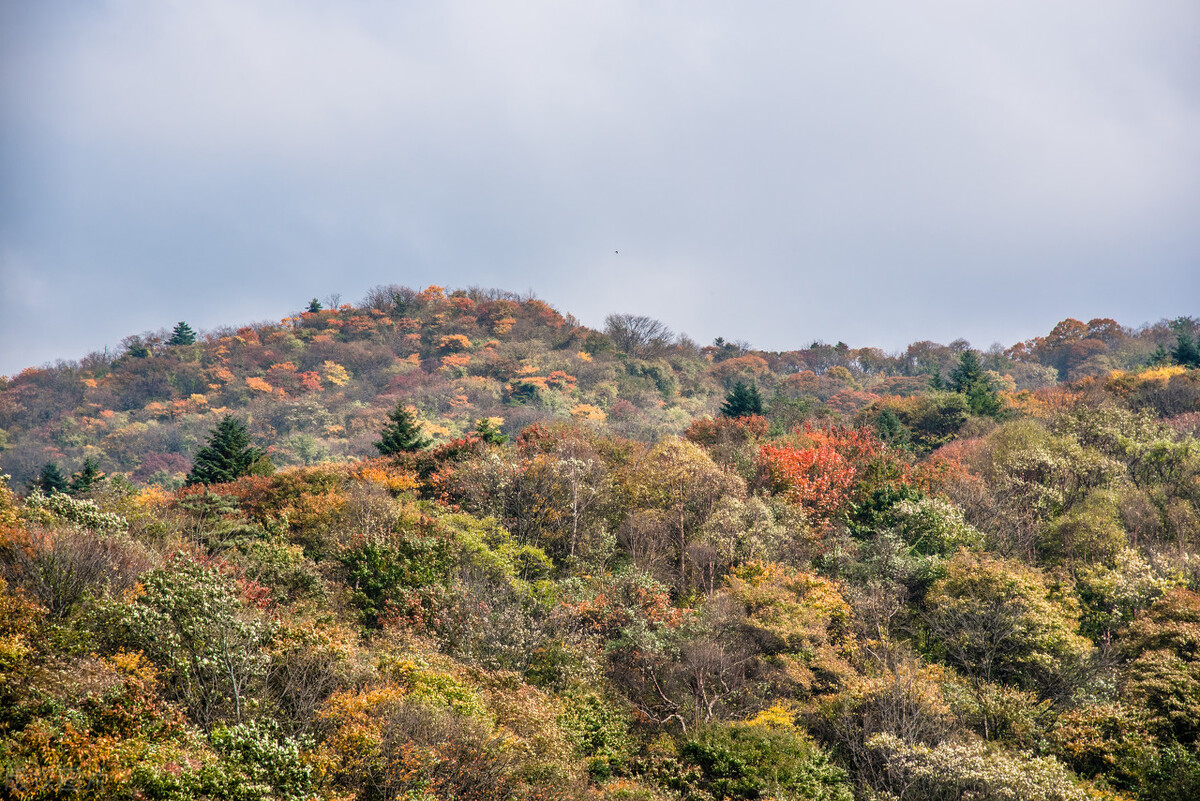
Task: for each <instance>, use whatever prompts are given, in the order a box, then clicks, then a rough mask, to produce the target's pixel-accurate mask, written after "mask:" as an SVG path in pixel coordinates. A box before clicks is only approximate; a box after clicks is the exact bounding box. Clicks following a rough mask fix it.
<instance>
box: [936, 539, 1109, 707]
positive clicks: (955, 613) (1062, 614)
mask: <svg viewBox="0 0 1200 801" xmlns="http://www.w3.org/2000/svg"><path fill="white" fill-rule="evenodd" d="M926 623H927V625H928V627H929V647H930V649H931V650H932V651H933V652H935V653H936V654H938V655H940V656H942V657H944V658H945V659H946V660H947V661H948V662H950V663H951V664H953V665H954V666H955V667H956V668H958V669H959V670H961V671H962V672H963V673H965V674H966V675H967V676H969V677H970V678H972V679H974V680H976V681H977V682H996V681H1001V682H1006V683H1009V684H1014V685H1016V686H1019V687H1022V688H1026V689H1031V690H1039V691H1041V692H1043V693H1045V694H1046V695H1053V694H1062V693H1064V691H1065V690H1067V689H1069V685H1070V683H1071V682H1072V681H1073V680H1074V677H1075V675H1077V673H1078V671H1079V670H1080V668H1081V667H1082V666H1083V664H1084V663H1085V662H1086V661H1087V659H1088V657H1089V656H1090V655H1091V643H1089V642H1088V641H1087V640H1086V639H1084V638H1083V637H1080V636H1079V635H1078V634H1076V633H1075V632H1076V630H1077V629H1078V628H1079V616H1078V609H1077V607H1076V606H1075V604H1074V602H1073V600H1071V599H1069V598H1068V599H1064V598H1060V597H1057V595H1056V593H1055V591H1054V587H1053V586H1052V583H1051V582H1050V581H1047V579H1046V578H1045V577H1044V576H1043V575H1042V573H1041V571H1039V570H1037V569H1036V568H1032V567H1028V566H1026V565H1024V564H1022V563H1020V562H1016V561H1013V560H1009V559H1003V558H996V557H991V556H987V555H981V554H974V553H971V552H969V551H966V550H961V551H959V552H958V553H957V554H956V555H955V556H954V557H952V558H951V559H950V560H949V561H947V563H946V574H945V576H944V577H943V578H941V579H939V580H938V581H937V582H936V583H935V584H934V585H933V587H932V588H931V589H930V591H929V595H928V596H927V600H926Z"/></svg>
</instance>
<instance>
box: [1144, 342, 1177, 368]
mask: <svg viewBox="0 0 1200 801" xmlns="http://www.w3.org/2000/svg"><path fill="white" fill-rule="evenodd" d="M1170 363H1171V354H1170V353H1169V352H1168V351H1167V349H1166V348H1164V347H1163V346H1162V345H1159V346H1158V347H1156V348H1155V349H1154V350H1153V351H1152V352H1151V353H1150V358H1149V359H1147V360H1146V364H1148V365H1150V366H1151V367H1160V366H1162V365H1164V364H1170Z"/></svg>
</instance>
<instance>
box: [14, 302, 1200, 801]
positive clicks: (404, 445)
mask: <svg viewBox="0 0 1200 801" xmlns="http://www.w3.org/2000/svg"><path fill="white" fill-rule="evenodd" d="M1196 336H1197V326H1196V323H1195V321H1194V320H1192V319H1190V318H1182V319H1178V320H1174V321H1171V322H1164V323H1161V324H1157V325H1154V326H1148V327H1145V328H1142V329H1139V330H1129V329H1125V328H1123V327H1121V326H1120V325H1119V324H1117V323H1115V322H1114V321H1111V320H1092V321H1090V322H1087V323H1084V322H1080V321H1076V320H1065V321H1063V322H1062V323H1060V324H1058V325H1057V326H1055V328H1054V329H1053V330H1052V331H1051V332H1049V333H1048V334H1047V335H1046V336H1045V337H1038V338H1036V339H1033V340H1030V341H1028V342H1024V343H1019V344H1017V345H1015V346H1013V347H1010V348H1008V349H1004V348H1001V347H999V346H995V347H993V348H991V349H989V350H987V351H986V352H979V351H976V350H973V349H971V348H970V346H969V345H968V343H966V342H962V341H958V342H954V343H951V344H950V345H945V346H944V345H939V344H936V343H932V342H919V343H914V344H913V345H911V346H909V347H908V348H907V350H906V351H905V352H904V353H900V354H885V353H883V352H882V351H880V350H878V349H873V348H858V349H855V348H850V347H848V346H847V345H845V344H842V343H838V344H837V345H825V344H822V343H813V344H812V345H811V346H810V347H807V348H802V349H798V350H795V351H789V352H784V353H769V352H763V351H756V350H753V349H752V348H750V347H749V346H748V345H744V344H741V343H736V342H728V341H726V340H724V339H718V340H717V341H716V342H714V343H713V344H712V345H709V346H705V347H700V346H697V345H696V344H695V343H692V342H690V341H688V340H686V339H685V338H680V337H676V336H674V335H673V334H672V333H671V332H670V331H668V330H667V329H666V328H665V327H664V326H663V325H662V324H661V323H659V322H657V321H655V320H653V319H650V318H645V317H636V316H631V315H614V316H612V317H610V318H609V320H608V321H607V324H606V327H605V330H604V331H596V330H591V329H588V328H586V327H584V326H581V325H579V324H578V323H577V322H576V321H575V320H573V319H572V318H570V317H569V316H568V317H564V316H562V315H561V314H560V313H558V312H557V311H555V310H554V309H551V308H550V307H549V306H547V305H546V304H545V303H543V302H541V301H538V300H536V299H534V298H528V297H518V296H514V295H509V294H507V293H502V292H494V291H488V292H484V291H478V290H467V291H457V292H451V293H449V294H447V293H446V292H444V291H443V290H442V289H440V288H438V287H430V288H428V289H426V290H423V291H421V292H416V291H412V290H408V289H403V288H397V287H386V288H379V289H376V290H373V291H372V292H371V293H370V295H369V296H368V298H367V299H366V300H365V301H364V302H363V303H362V304H360V305H359V306H341V307H338V308H332V309H324V308H321V304H319V303H317V302H314V303H312V304H309V305H308V310H307V311H304V312H302V313H299V314H297V315H295V316H294V317H289V318H287V319H285V320H283V321H281V322H280V323H278V324H259V325H251V326H246V327H244V328H241V329H237V330H229V331H216V332H195V331H193V330H192V329H191V327H190V326H188V325H187V324H186V323H179V324H176V325H174V327H173V328H172V330H170V331H167V330H166V329H164V331H163V332H162V333H160V334H152V335H142V336H139V337H131V338H130V339H129V340H127V341H126V343H125V347H124V349H123V351H122V352H121V353H120V354H118V355H117V356H116V357H114V358H107V357H104V356H99V355H93V356H92V357H89V358H87V359H84V360H83V361H82V362H80V363H78V364H75V363H69V364H68V363H62V364H59V365H57V366H55V367H47V368H42V369H30V370H26V371H24V372H22V373H21V374H19V375H17V376H14V377H12V378H9V379H6V380H5V381H4V383H3V384H2V385H0V445H2V446H3V451H2V452H0V465H2V466H3V468H4V471H5V472H7V473H10V474H11V479H10V480H9V481H8V482H7V486H6V487H0V589H2V592H0V606H2V611H3V614H0V766H2V768H3V771H4V786H5V792H6V794H7V795H9V796H12V797H14V798H31V799H32V798H181V799H182V798H212V799H226V798H228V799H302V798H330V799H332V798H357V799H364V801H365V800H366V799H458V800H459V801H463V800H464V799H604V800H606V801H607V800H610V799H611V800H613V801H615V800H616V799H645V800H646V801H660V800H666V799H677V800H680V801H684V800H686V801H717V799H727V798H728V799H766V798H774V799H809V798H819V799H850V798H862V799H881V800H882V799H926V798H929V799H958V798H974V799H1016V798H1022V799H1100V798H1110V799H1118V798H1145V799H1151V798H1153V799H1188V798H1195V797H1197V796H1198V795H1200V725H1198V723H1197V721H1200V634H1197V632H1198V631H1200V441H1198V439H1197V435H1198V433H1200V369H1198V368H1200V365H1197V364H1196V363H1195V361H1196V359H1195V358H1194V357H1195V350H1196Z"/></svg>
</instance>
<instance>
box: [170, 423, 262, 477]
mask: <svg viewBox="0 0 1200 801" xmlns="http://www.w3.org/2000/svg"><path fill="white" fill-rule="evenodd" d="M263 457H264V454H263V452H262V451H261V450H260V449H258V448H256V447H254V445H252V444H251V442H250V433H249V432H248V431H247V430H246V424H245V423H243V422H242V421H241V420H238V419H237V418H236V417H234V416H233V415H230V414H227V415H225V416H224V417H222V418H221V422H220V423H218V424H217V427H216V428H215V429H213V432H212V434H210V435H209V437H208V444H207V445H205V446H204V447H203V448H201V449H200V450H199V451H197V452H196V458H195V460H194V461H193V462H192V472H190V473H188V477H187V483H188V484H220V483H223V482H226V481H233V480H235V479H238V478H241V477H242V476H248V475H250V474H251V473H253V472H259V471H262V470H264V469H265V468H266V465H265V463H263V462H260V460H263ZM256 463H258V464H257V467H258V469H256Z"/></svg>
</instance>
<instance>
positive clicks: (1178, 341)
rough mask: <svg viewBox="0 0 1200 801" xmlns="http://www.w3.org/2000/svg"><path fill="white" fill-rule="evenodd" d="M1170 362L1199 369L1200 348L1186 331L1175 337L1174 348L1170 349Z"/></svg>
mask: <svg viewBox="0 0 1200 801" xmlns="http://www.w3.org/2000/svg"><path fill="white" fill-rule="evenodd" d="M1171 360H1172V361H1174V362H1175V363H1176V364H1179V365H1182V366H1184V367H1200V347H1197V345H1196V341H1195V340H1193V339H1192V337H1191V335H1189V334H1188V333H1187V332H1186V331H1180V332H1179V333H1178V334H1176V335H1175V347H1173V348H1171Z"/></svg>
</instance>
